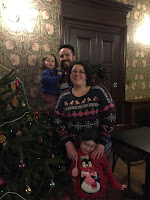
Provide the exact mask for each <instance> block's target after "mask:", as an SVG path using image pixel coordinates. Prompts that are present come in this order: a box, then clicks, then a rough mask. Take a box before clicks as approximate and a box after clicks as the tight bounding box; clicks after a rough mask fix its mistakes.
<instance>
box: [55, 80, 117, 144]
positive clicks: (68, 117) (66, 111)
mask: <svg viewBox="0 0 150 200" xmlns="http://www.w3.org/2000/svg"><path fill="white" fill-rule="evenodd" d="M115 120H116V110H115V105H114V102H113V100H112V97H111V95H110V93H109V92H108V91H107V89H106V88H105V86H104V85H102V84H99V85H94V86H92V87H91V89H90V90H89V92H88V93H87V94H86V95H84V96H82V97H75V96H74V95H73V94H72V90H71V89H69V90H67V91H66V92H64V93H62V94H61V96H60V98H59V100H58V102H57V106H56V110H55V128H56V132H57V133H58V136H59V139H60V141H62V142H64V143H66V142H68V141H72V140H78V136H79V135H80V133H81V131H83V129H88V128H92V127H99V128H100V135H101V141H99V143H101V144H103V145H105V144H107V142H108V141H110V138H111V132H112V130H113V126H114V123H115Z"/></svg>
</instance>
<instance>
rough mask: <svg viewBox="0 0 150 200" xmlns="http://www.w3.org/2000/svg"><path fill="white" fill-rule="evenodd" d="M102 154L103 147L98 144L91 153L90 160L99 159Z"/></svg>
mask: <svg viewBox="0 0 150 200" xmlns="http://www.w3.org/2000/svg"><path fill="white" fill-rule="evenodd" d="M103 153H104V145H102V144H98V145H97V147H96V148H95V149H94V151H93V152H92V155H91V156H92V158H97V159H99V157H102V156H103Z"/></svg>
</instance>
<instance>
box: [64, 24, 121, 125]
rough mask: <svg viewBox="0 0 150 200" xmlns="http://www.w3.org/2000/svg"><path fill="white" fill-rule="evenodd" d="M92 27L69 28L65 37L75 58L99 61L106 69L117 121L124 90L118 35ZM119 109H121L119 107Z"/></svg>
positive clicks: (107, 86)
mask: <svg viewBox="0 0 150 200" xmlns="http://www.w3.org/2000/svg"><path fill="white" fill-rule="evenodd" d="M92 29H93V28H91V30H90V27H86V29H85V27H84V29H82V27H81V26H79V25H78V26H77V27H73V28H71V29H70V35H69V37H68V38H66V40H67V42H68V43H70V44H72V45H73V47H74V48H75V51H76V60H88V61H89V62H90V63H92V64H95V63H101V64H102V65H103V66H104V68H105V69H106V74H107V81H106V84H105V86H106V88H107V89H108V91H109V92H110V94H111V95H112V98H113V100H114V102H115V105H116V110H117V122H118V121H119V115H120V112H119V107H120V106H119V105H120V104H121V101H122V98H120V96H121V97H123V96H124V90H121V93H120V87H119V86H121V85H122V82H119V81H122V80H119V78H118V77H119V75H121V74H120V73H119V63H120V62H119V60H120V55H119V54H120V47H119V40H120V36H119V35H118V34H116V33H114V34H112V33H109V30H107V29H106V30H105V32H102V31H101V30H100V28H99V31H97V30H95V31H94V30H92ZM120 110H121V109H120Z"/></svg>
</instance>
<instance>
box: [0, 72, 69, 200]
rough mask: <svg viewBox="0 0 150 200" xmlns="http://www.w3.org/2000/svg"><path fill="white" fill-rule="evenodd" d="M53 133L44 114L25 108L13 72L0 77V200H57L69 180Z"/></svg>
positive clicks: (22, 94) (21, 86)
mask: <svg viewBox="0 0 150 200" xmlns="http://www.w3.org/2000/svg"><path fill="white" fill-rule="evenodd" d="M54 133H55V131H54V128H53V127H52V126H51V125H50V123H49V119H48V116H47V114H41V113H39V112H37V111H34V109H32V108H30V107H29V104H28V101H27V98H26V93H25V90H24V86H23V84H22V82H21V81H20V80H19V79H18V78H17V77H16V74H15V71H10V72H9V73H8V74H7V75H5V76H4V77H2V78H1V79H0V199H10V200H12V199H15V200H19V199H32V200H34V199H36V200H38V199H41V200H42V199H43V200H44V199H45V200H47V199H50V198H51V199H54V200H55V199H61V195H62V194H63V191H64V190H65V187H66V186H67V183H68V184H69V180H70V179H69V177H68V176H67V173H66V169H65V165H64V161H63V159H62V155H61V154H60V152H59V151H58V149H60V147H59V146H58V142H57V137H56V136H55V134H54ZM62 179H63V182H62ZM64 183H65V184H64Z"/></svg>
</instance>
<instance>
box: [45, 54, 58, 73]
mask: <svg viewBox="0 0 150 200" xmlns="http://www.w3.org/2000/svg"><path fill="white" fill-rule="evenodd" d="M48 56H53V57H54V58H55V67H54V70H55V69H57V68H58V61H57V58H56V56H55V55H54V54H52V53H51V54H48V55H47V56H44V57H43V58H42V70H44V69H46V67H45V60H46V59H47V57H48Z"/></svg>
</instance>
